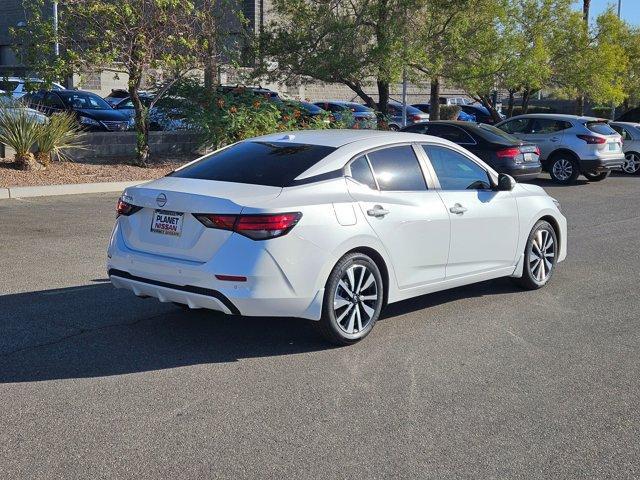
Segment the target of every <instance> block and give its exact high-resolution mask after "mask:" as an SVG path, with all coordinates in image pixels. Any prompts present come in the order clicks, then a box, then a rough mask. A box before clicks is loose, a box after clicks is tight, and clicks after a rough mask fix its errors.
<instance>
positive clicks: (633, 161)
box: [622, 152, 640, 175]
mask: <svg viewBox="0 0 640 480" xmlns="http://www.w3.org/2000/svg"><path fill="white" fill-rule="evenodd" d="M622 171H623V172H624V173H626V174H627V175H640V154H639V153H635V152H629V153H627V154H626V155H625V156H624V163H623V164H622Z"/></svg>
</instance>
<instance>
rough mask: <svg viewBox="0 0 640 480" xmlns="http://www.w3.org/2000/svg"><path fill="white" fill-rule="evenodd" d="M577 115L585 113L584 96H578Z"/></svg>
mask: <svg viewBox="0 0 640 480" xmlns="http://www.w3.org/2000/svg"><path fill="white" fill-rule="evenodd" d="M576 115H580V116H582V115H584V96H583V95H578V98H576Z"/></svg>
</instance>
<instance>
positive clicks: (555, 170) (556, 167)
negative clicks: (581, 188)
mask: <svg viewBox="0 0 640 480" xmlns="http://www.w3.org/2000/svg"><path fill="white" fill-rule="evenodd" d="M548 170H549V175H551V180H553V181H554V182H556V183H559V184H561V185H570V184H572V183H575V181H576V179H577V178H578V175H580V167H579V165H578V162H577V161H576V159H575V158H574V157H572V156H571V155H569V154H566V153H559V154H556V155H554V156H553V158H552V159H551V161H550V162H549V168H548Z"/></svg>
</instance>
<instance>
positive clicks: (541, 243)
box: [529, 228, 557, 283]
mask: <svg viewBox="0 0 640 480" xmlns="http://www.w3.org/2000/svg"><path fill="white" fill-rule="evenodd" d="M556 250H557V249H556V242H555V241H554V239H553V235H551V232H549V231H548V230H546V229H544V228H540V229H539V230H538V231H537V232H536V233H535V235H534V236H533V239H532V242H531V249H530V251H529V268H530V270H531V274H532V275H533V277H534V278H535V279H536V281H538V282H539V283H543V282H545V281H546V280H547V279H548V278H549V277H550V276H551V270H552V269H553V265H554V260H555V256H556Z"/></svg>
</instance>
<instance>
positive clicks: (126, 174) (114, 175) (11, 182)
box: [0, 158, 193, 188]
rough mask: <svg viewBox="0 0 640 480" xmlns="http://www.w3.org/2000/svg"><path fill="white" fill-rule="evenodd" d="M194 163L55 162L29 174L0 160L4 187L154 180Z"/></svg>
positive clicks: (172, 161) (187, 159) (0, 186)
mask: <svg viewBox="0 0 640 480" xmlns="http://www.w3.org/2000/svg"><path fill="white" fill-rule="evenodd" d="M190 160H193V158H185V159H180V160H179V161H176V160H171V161H170V160H158V161H155V162H154V163H152V164H151V165H150V166H149V167H146V168H141V167H136V166H134V165H131V164H130V163H127V162H123V161H115V162H111V163H101V164H87V163H74V162H54V163H52V164H51V165H50V166H49V168H47V170H42V171H38V172H25V171H22V170H16V168H15V166H14V165H13V162H12V161H11V160H9V159H0V188H9V187H31V186H41V185H62V184H68V183H98V182H126V181H129V180H130V181H135V180H153V179H155V178H160V177H163V176H164V175H166V174H167V173H169V172H170V171H171V170H174V169H175V168H177V167H179V166H180V165H184V164H185V163H186V162H188V161H190Z"/></svg>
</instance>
